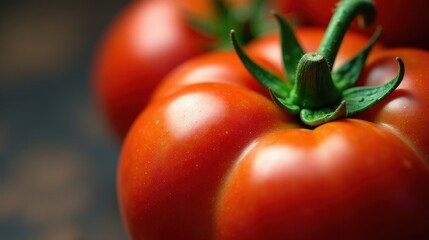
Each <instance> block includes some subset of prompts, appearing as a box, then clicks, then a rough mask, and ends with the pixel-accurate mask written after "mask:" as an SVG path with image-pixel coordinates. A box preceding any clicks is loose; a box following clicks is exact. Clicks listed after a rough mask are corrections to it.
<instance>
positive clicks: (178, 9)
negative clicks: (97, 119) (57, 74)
mask: <svg viewBox="0 0 429 240" xmlns="http://www.w3.org/2000/svg"><path fill="white" fill-rule="evenodd" d="M249 1H250V0H246V1H244V0H233V1H226V2H227V3H229V4H230V5H231V6H236V5H238V4H242V5H243V3H246V2H247V3H248V2H249ZM270 3H271V2H270ZM272 4H273V5H274V6H275V8H277V6H278V8H279V9H282V10H281V11H286V9H285V7H282V6H286V5H285V3H283V2H281V1H274V0H273V1H272ZM215 15H216V14H215V12H214V6H213V0H180V1H177V0H145V1H133V2H131V3H130V4H129V5H128V6H127V7H126V8H125V9H124V10H123V11H122V12H121V14H120V15H119V16H118V17H117V18H116V19H114V21H113V22H112V24H111V25H110V26H109V28H108V29H107V32H106V34H105V36H103V38H102V39H101V41H100V46H99V49H98V51H97V53H96V57H95V60H94V66H93V72H92V79H93V82H94V89H95V94H96V98H97V101H98V103H99V105H100V107H101V108H102V110H103V112H105V114H106V116H107V119H108V120H109V121H110V123H111V125H112V127H113V128H114V129H115V131H116V133H117V135H118V136H120V137H121V138H122V137H123V136H125V134H126V132H127V130H128V128H129V126H130V125H131V124H132V122H133V121H134V119H135V118H136V116H137V115H138V114H139V113H140V111H141V110H142V109H143V108H144V107H145V106H146V105H147V103H148V99H149V97H150V96H151V93H152V91H153V90H154V89H155V87H156V86H157V85H158V83H159V82H160V80H161V79H162V78H163V77H164V76H165V75H166V74H167V73H168V72H169V71H170V70H171V69H173V68H174V67H175V66H177V65H178V64H179V63H181V62H183V61H185V60H187V59H189V58H191V57H194V56H196V55H199V54H202V53H204V52H207V51H209V50H210V49H212V47H213V44H214V43H215V41H214V39H213V38H212V37H208V36H207V35H204V34H202V33H200V32H199V31H196V29H195V28H194V27H193V26H191V24H190V21H189V19H188V17H190V16H192V17H197V18H201V19H204V20H205V21H214V18H215ZM229 30H230V29H228V30H227V32H225V36H226V37H227V36H228V31H229Z"/></svg>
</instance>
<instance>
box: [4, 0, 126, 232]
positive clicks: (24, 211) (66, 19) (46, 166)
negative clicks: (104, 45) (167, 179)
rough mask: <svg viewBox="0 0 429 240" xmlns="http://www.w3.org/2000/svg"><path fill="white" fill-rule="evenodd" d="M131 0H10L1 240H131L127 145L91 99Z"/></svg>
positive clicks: (6, 36) (6, 5)
mask: <svg viewBox="0 0 429 240" xmlns="http://www.w3.org/2000/svg"><path fill="white" fill-rule="evenodd" d="M126 2H127V1H125V0H111V1H95V0H60V1H44V0H25V1H24V0H11V1H7V0H6V1H5V0H3V1H0V239H5V240H6V239H8V240H15V239H36V240H37V239H43V240H50V239H56V240H57V239H60V240H62V239H64V240H68V239H106V240H108V239H124V238H126V237H125V236H126V235H125V232H124V229H123V226H122V224H121V221H120V218H119V212H118V209H117V203H116V192H115V174H116V165H117V159H118V153H119V148H120V145H119V143H118V142H117V141H116V140H115V138H114V136H113V135H112V134H111V132H110V131H109V129H108V126H106V124H105V122H104V121H103V118H102V116H100V112H99V110H98V109H97V106H96V104H95V102H94V100H93V98H92V96H91V85H90V82H89V74H90V73H89V69H90V66H91V60H92V57H93V55H94V51H95V48H96V45H97V42H98V40H99V39H100V37H101V35H102V33H103V31H104V30H105V28H106V27H107V25H108V23H109V22H110V21H111V20H112V19H113V18H114V16H115V15H116V14H117V13H118V12H119V11H120V9H122V7H123V6H124V5H125V4H126Z"/></svg>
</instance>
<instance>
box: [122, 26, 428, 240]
mask: <svg viewBox="0 0 429 240" xmlns="http://www.w3.org/2000/svg"><path fill="white" fill-rule="evenodd" d="M295 32H296V33H297V37H298V39H299V41H300V42H301V45H302V46H303V48H304V49H305V50H307V51H314V50H316V49H317V46H318V45H319V43H320V42H321V41H322V42H323V39H324V38H322V36H323V31H322V30H320V29H319V30H318V29H314V28H312V29H297V30H296V31H295ZM280 39H281V38H279V36H278V35H276V34H270V35H267V36H265V37H261V38H259V39H257V40H256V41H254V42H252V43H251V44H249V45H247V47H246V49H245V51H246V53H247V54H248V55H249V56H250V58H251V59H254V61H255V62H256V63H257V64H259V65H260V66H262V67H263V68H264V69H267V70H269V71H270V72H273V73H275V74H278V75H280V74H281V75H284V74H283V73H285V72H284V70H283V65H284V64H283V63H282V60H284V59H283V58H282V57H281V56H282V55H283V56H285V55H284V54H282V52H281V50H282V49H281V48H280V42H281V41H280ZM338 41H340V40H338ZM367 41H368V39H367V38H365V37H361V36H359V35H356V34H353V33H349V34H347V35H346V36H345V38H344V41H343V44H342V47H341V48H340V49H339V51H338V55H337V56H336V61H335V64H336V65H334V66H333V69H334V70H335V69H337V70H336V71H340V70H341V69H342V66H343V63H345V64H347V63H348V62H350V61H351V59H354V58H353V56H355V54H359V53H358V52H359V49H361V48H363V47H364V46H365V45H366V43H367ZM319 49H320V48H319ZM373 50H374V51H373V52H372V53H371V54H370V56H369V60H368V63H367V65H366V67H365V69H364V71H363V74H362V75H361V76H360V78H359V81H358V85H369V86H371V85H378V84H380V83H382V81H385V80H386V79H387V80H389V79H392V78H394V79H399V78H398V77H397V76H400V75H401V74H397V72H398V63H397V62H395V61H393V63H392V62H391V60H392V59H391V57H392V56H394V57H397V56H401V57H402V59H403V62H404V64H405V67H406V70H405V75H404V77H403V78H402V82H401V83H400V85H399V87H398V88H397V89H396V90H394V91H393V93H392V94H391V95H389V96H388V97H386V98H384V100H382V101H381V102H379V105H376V106H375V107H372V108H370V109H369V110H368V111H364V112H361V113H360V114H358V115H356V117H355V118H346V119H334V120H332V121H330V122H327V123H323V124H320V125H319V126H310V127H309V126H305V125H304V124H303V123H302V122H301V121H300V119H299V118H298V117H297V116H295V115H292V114H289V113H288V112H286V111H284V109H282V108H281V107H280V106H279V102H278V101H272V99H271V98H275V97H276V94H277V93H276V92H275V91H273V90H272V89H271V91H270V92H268V91H267V90H264V89H262V88H261V87H260V86H258V85H257V84H256V83H255V82H256V81H255V78H257V77H254V73H253V72H252V71H250V73H249V72H246V68H247V65H246V64H244V65H243V64H240V59H242V56H241V55H239V56H240V59H239V57H237V55H234V54H232V53H231V52H228V51H225V52H213V53H209V54H207V55H203V56H199V57H197V58H193V59H191V60H189V61H187V62H185V63H183V64H182V65H180V66H179V67H178V68H176V69H175V70H173V71H172V72H171V73H169V74H168V76H167V77H166V78H165V81H163V82H162V84H161V85H160V86H159V88H158V89H157V90H156V92H155V93H154V95H153V98H152V100H151V102H150V104H149V105H148V107H147V108H146V109H145V110H144V111H143V112H142V113H141V114H140V115H139V117H138V118H137V119H136V121H135V123H134V124H133V126H132V128H131V130H130V132H129V134H128V135H127V137H126V139H125V142H124V144H123V148H122V152H121V156H120V162H119V168H118V198H119V205H120V209H121V214H122V217H123V220H124V222H125V225H126V227H127V231H128V232H129V234H130V236H131V238H132V239H427V238H428V236H429V232H428V229H429V222H428V221H427V216H428V214H429V205H428V204H427V199H429V168H428V166H427V164H426V163H429V159H428V157H427V156H429V147H428V145H427V144H428V141H427V139H428V138H427V136H428V135H429V132H428V130H427V128H425V124H424V120H423V119H424V116H425V115H424V113H427V112H428V111H429V102H428V100H427V97H426V96H425V95H424V93H425V92H427V90H428V87H429V72H428V71H427V70H426V69H425V68H426V66H427V62H426V61H427V59H428V57H427V55H428V53H427V52H425V51H423V50H413V49H396V50H395V49H393V50H386V49H383V48H381V47H377V46H376V47H375V48H374V49H373ZM400 63H401V62H400ZM245 66H246V67H245ZM399 69H400V70H399V72H400V73H401V72H402V70H403V68H402V65H400V68H399ZM308 70H311V68H308ZM285 74H287V72H286V73H285ZM392 75H395V76H392ZM297 76H300V72H299V71H297ZM348 76H350V75H348ZM258 80H259V79H258ZM285 82H286V83H290V82H292V80H291V79H287V80H285ZM414 82H417V83H414ZM417 88H418V89H417ZM398 109H402V110H403V116H398V113H397V111H398ZM408 114H409V115H410V117H408ZM395 116H396V118H395ZM425 161H427V162H425Z"/></svg>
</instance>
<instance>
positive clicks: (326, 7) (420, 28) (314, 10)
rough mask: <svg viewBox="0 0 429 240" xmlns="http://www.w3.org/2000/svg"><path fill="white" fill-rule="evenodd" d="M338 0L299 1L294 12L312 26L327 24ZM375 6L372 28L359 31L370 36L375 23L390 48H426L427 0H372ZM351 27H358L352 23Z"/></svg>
mask: <svg viewBox="0 0 429 240" xmlns="http://www.w3.org/2000/svg"><path fill="white" fill-rule="evenodd" d="M338 2H339V0H324V1H320V0H300V1H299V3H297V4H295V5H296V6H295V11H296V13H297V15H299V16H300V17H301V18H302V20H303V21H304V22H307V23H309V24H312V25H318V26H327V25H328V23H329V20H330V19H331V16H332V12H333V10H334V9H335V6H336V4H337V3H338ZM374 3H375V5H376V7H377V19H376V22H375V23H374V24H373V26H374V27H373V28H371V29H370V30H369V31H368V30H363V31H362V32H364V33H365V34H368V35H371V34H372V33H373V31H374V28H375V26H381V27H382V29H383V32H382V35H381V41H382V42H383V43H384V44H385V45H387V46H390V47H393V46H410V47H411V46H413V47H419V48H424V49H429V33H428V31H427V21H425V20H424V19H425V18H426V16H427V9H429V1H427V0H413V1H412V2H410V1H407V0H374ZM354 27H355V29H359V28H358V27H357V26H354Z"/></svg>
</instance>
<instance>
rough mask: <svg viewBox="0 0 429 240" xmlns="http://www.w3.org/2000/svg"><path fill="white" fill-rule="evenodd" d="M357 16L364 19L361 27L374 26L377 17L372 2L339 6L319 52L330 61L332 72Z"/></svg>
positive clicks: (356, 0)
mask: <svg viewBox="0 0 429 240" xmlns="http://www.w3.org/2000/svg"><path fill="white" fill-rule="evenodd" d="M356 16H361V17H362V18H361V19H360V22H359V23H360V25H361V26H364V27H366V26H369V25H370V24H372V23H373V22H374V20H375V17H376V9H375V6H374V4H373V2H372V0H343V1H340V3H339V4H338V7H337V9H336V11H335V14H334V16H333V17H332V19H331V21H330V22H329V25H328V28H327V30H326V33H325V36H324V38H323V40H322V43H321V45H320V47H319V50H318V52H319V53H320V54H322V55H323V56H324V57H325V58H326V60H327V61H328V64H329V67H330V69H331V71H332V66H333V65H334V62H335V57H336V55H337V53H338V49H339V48H340V45H341V42H342V40H343V38H344V35H345V34H346V32H347V29H348V28H349V26H350V24H351V23H352V22H353V19H354V18H355V17H356Z"/></svg>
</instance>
